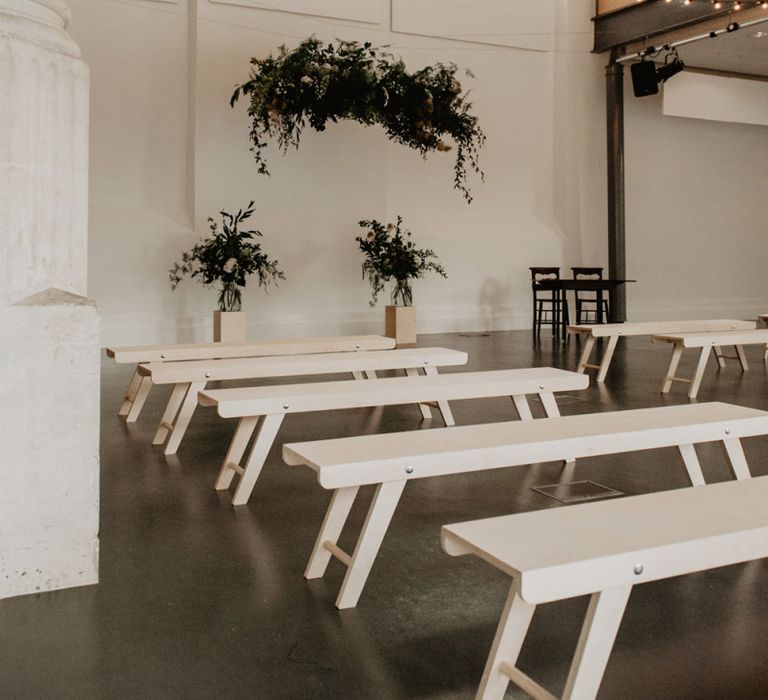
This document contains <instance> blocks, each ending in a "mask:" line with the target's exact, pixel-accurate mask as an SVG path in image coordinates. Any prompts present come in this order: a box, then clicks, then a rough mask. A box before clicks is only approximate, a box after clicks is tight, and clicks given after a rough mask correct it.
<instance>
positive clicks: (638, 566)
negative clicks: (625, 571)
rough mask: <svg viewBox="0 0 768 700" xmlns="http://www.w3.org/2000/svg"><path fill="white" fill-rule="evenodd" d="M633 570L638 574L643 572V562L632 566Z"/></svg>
mask: <svg viewBox="0 0 768 700" xmlns="http://www.w3.org/2000/svg"><path fill="white" fill-rule="evenodd" d="M632 571H634V572H635V574H636V575H637V576H639V575H640V574H642V573H643V565H642V564H635V566H634V567H633V568H632Z"/></svg>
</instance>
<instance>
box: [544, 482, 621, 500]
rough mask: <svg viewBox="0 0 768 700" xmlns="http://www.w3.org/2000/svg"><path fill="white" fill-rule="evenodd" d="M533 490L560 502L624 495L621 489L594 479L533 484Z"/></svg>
mask: <svg viewBox="0 0 768 700" xmlns="http://www.w3.org/2000/svg"><path fill="white" fill-rule="evenodd" d="M531 491H536V493H540V494H541V495H542V496H547V497H549V498H554V499H555V500H556V501H560V503H583V502H584V501H597V500H599V499H601V498H614V497H616V496H623V495H624V494H623V493H622V492H621V491H617V490H616V489H612V488H609V487H607V486H603V485H602V484H598V483H596V482H594V481H567V482H565V483H564V484H548V485H546V486H532V487H531Z"/></svg>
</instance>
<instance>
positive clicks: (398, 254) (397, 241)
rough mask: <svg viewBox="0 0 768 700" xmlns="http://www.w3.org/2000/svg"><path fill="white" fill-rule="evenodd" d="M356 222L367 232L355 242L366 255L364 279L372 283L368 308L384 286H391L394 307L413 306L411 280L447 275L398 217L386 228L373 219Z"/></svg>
mask: <svg viewBox="0 0 768 700" xmlns="http://www.w3.org/2000/svg"><path fill="white" fill-rule="evenodd" d="M358 223H359V225H360V226H361V227H363V228H367V229H368V234H367V235H366V236H357V237H356V238H355V240H356V241H357V243H358V245H359V246H360V250H361V251H362V253H363V255H364V256H365V259H364V260H363V265H362V270H363V279H365V278H368V281H369V282H370V284H371V290H372V295H371V301H370V305H371V306H375V305H376V302H377V301H378V298H379V294H380V293H381V292H383V291H384V288H385V286H386V284H387V283H391V284H392V304H393V306H412V305H413V289H412V287H411V285H412V282H413V280H414V279H421V278H422V277H424V275H425V274H426V273H427V272H435V273H437V274H438V275H440V276H441V277H447V276H448V275H446V273H445V268H444V267H443V266H442V265H441V264H440V263H439V262H437V254H436V253H435V251H433V250H431V249H429V248H417V247H416V246H415V245H414V243H413V241H412V240H411V232H410V231H405V230H404V229H403V228H402V224H403V219H402V217H401V216H398V217H397V223H395V224H391V223H390V224H387V225H386V226H385V225H384V224H382V223H379V222H378V221H376V220H375V219H371V220H370V221H359V222H358Z"/></svg>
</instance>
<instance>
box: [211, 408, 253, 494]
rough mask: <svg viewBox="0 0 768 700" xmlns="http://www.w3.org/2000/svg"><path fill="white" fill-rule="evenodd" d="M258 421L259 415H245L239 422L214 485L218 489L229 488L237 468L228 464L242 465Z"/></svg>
mask: <svg viewBox="0 0 768 700" xmlns="http://www.w3.org/2000/svg"><path fill="white" fill-rule="evenodd" d="M258 422H259V417H258V416H244V417H243V418H241V419H240V421H239V423H238V424H237V430H235V434H234V435H233V436H232V443H231V444H230V446H229V449H228V450H227V454H226V456H225V457H224V463H223V464H222V465H221V469H220V470H219V476H218V478H217V479H216V485H215V487H214V488H215V489H216V490H218V491H223V490H224V489H228V488H229V485H230V484H231V483H232V478H233V477H234V476H235V470H234V469H231V468H230V467H229V466H228V465H230V464H234V465H237V466H238V467H239V466H240V460H242V458H243V455H244V454H245V448H246V447H248V442H249V440H250V439H251V435H253V431H254V430H255V429H256V425H257V424H258Z"/></svg>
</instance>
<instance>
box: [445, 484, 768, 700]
mask: <svg viewBox="0 0 768 700" xmlns="http://www.w3.org/2000/svg"><path fill="white" fill-rule="evenodd" d="M766 503H768V477H766V476H761V477H756V478H754V479H749V480H746V481H729V482H724V483H720V484H713V485H710V486H704V487H701V488H693V489H678V490H675V491H665V492H662V493H652V494H648V495H644V496H632V497H629V498H620V499H616V500H611V501H602V502H600V503H588V504H583V505H577V506H572V507H568V508H555V509H551V510H541V511H536V512H532V513H521V514H518V515H507V516H502V517H498V518H488V519H485V520H475V521H471V522H465V523H459V524H455V525H445V526H444V527H443V528H442V544H443V548H444V549H445V551H446V552H448V554H451V555H454V556H457V555H462V554H475V555H477V556H478V557H480V558H481V559H484V560H485V561H487V562H489V563H490V564H493V566H495V567H496V568H498V569H500V570H501V571H503V572H505V573H507V574H509V575H510V576H512V577H513V579H514V580H513V583H512V586H511V589H510V592H509V596H508V597H507V602H506V605H505V606H504V611H503V613H502V615H501V621H500V623H499V626H498V629H497V632H496V638H495V639H494V642H493V646H492V647H491V652H490V655H489V657H488V661H487V664H486V666H485V671H484V673H483V676H482V680H481V682H480V687H479V690H478V692H477V696H476V697H477V698H478V699H479V700H501V698H503V697H504V692H505V690H506V688H507V685H508V683H509V682H510V681H511V682H513V683H514V684H515V685H517V686H519V687H520V688H522V689H523V690H524V691H525V692H526V693H528V694H529V695H531V696H532V697H535V698H549V699H550V700H552V699H553V698H554V697H555V696H554V695H552V694H551V693H549V692H548V691H547V690H545V689H544V688H542V686H541V685H539V684H538V683H537V682H536V681H534V680H533V679H532V678H530V677H529V676H528V675H526V674H524V673H523V672H522V671H521V670H520V669H519V668H517V666H516V665H515V664H516V663H517V659H518V655H519V653H520V648H521V647H522V644H523V641H524V639H525V636H526V633H527V631H528V627H529V625H530V622H531V617H532V616H533V612H534V610H535V608H536V606H537V605H540V604H542V603H549V602H553V601H556V600H563V599H566V598H573V597H576V596H581V595H590V596H591V598H590V602H589V608H588V610H587V614H586V619H585V622H584V625H583V627H582V630H581V636H580V637H579V641H578V644H577V647H576V652H575V654H574V658H573V662H572V664H571V668H570V672H569V674H568V679H567V681H566V684H565V690H564V692H563V695H562V697H563V698H564V699H576V698H582V699H591V698H594V697H595V696H596V695H597V692H598V689H599V687H600V683H601V681H602V678H603V673H604V671H605V667H606V665H607V663H608V658H609V656H610V653H611V649H612V648H613V643H614V640H615V638H616V633H617V632H618V629H619V625H620V623H621V618H622V616H623V614H624V609H625V607H626V605H627V599H628V598H629V594H630V591H631V590H632V586H634V585H636V584H640V583H647V582H649V581H658V580H661V579H666V578H671V577H673V576H681V575H684V574H690V573H694V572H696V571H706V570H709V569H715V568H717V567H720V566H728V565H731V564H738V563H741V562H746V561H751V560H754V559H762V558H763V557H766V556H768V508H766ZM598 533H599V534H598ZM596 535H597V536H596ZM670 614H672V611H670ZM684 644H685V640H681V645H684ZM681 648H682V646H681ZM710 651H711V653H712V654H713V655H716V654H717V649H716V648H715V647H713V648H712V649H711V650H710ZM717 661H718V659H717V658H714V657H713V659H712V663H717ZM632 695H633V693H632V689H631V688H627V691H626V697H632ZM724 696H725V693H724V695H723V697H724Z"/></svg>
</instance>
